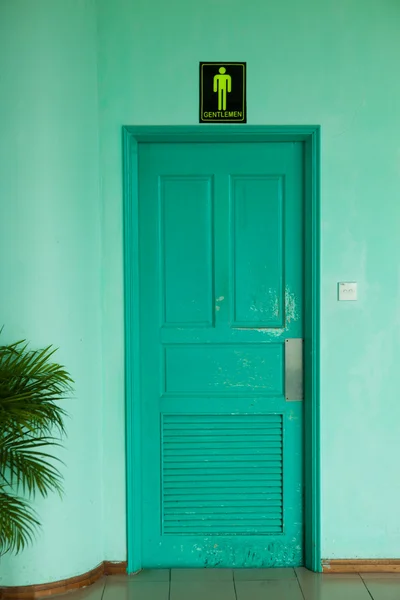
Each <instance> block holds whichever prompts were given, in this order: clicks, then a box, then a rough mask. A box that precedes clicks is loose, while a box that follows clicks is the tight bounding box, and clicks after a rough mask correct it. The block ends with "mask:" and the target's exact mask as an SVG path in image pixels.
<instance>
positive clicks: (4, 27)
mask: <svg viewBox="0 0 400 600" xmlns="http://www.w3.org/2000/svg"><path fill="white" fill-rule="evenodd" d="M95 44H96V19H95V5H94V2H92V1H87V0H84V1H83V0H75V1H74V2H69V1H68V2H61V1H57V2H54V0H38V1H36V2H32V1H31V0H2V1H1V2H0V89H1V91H0V215H1V216H0V282H1V294H0V323H1V324H4V325H5V329H4V334H3V335H2V337H1V340H4V341H10V340H13V341H15V340H16V339H19V338H21V337H26V338H28V339H29V340H31V341H32V345H33V346H35V347H40V346H42V345H45V344H49V343H53V344H55V345H56V346H59V347H60V351H59V352H58V354H57V358H58V359H59V360H60V361H62V362H63V363H64V364H65V365H67V367H68V369H69V370H70V372H71V373H72V375H73V377H74V378H75V380H76V393H75V397H74V398H73V399H72V400H69V401H68V403H67V407H68V410H69V412H70V415H71V419H70V420H69V421H68V423H67V428H68V434H69V436H68V440H67V444H66V450H65V451H62V452H60V456H61V458H62V459H63V460H65V462H66V464H67V466H66V468H65V469H64V473H65V499H64V501H63V502H61V501H60V500H59V499H58V498H57V497H56V496H51V497H49V498H48V499H46V500H38V502H37V509H38V511H39V513H40V516H41V518H42V520H43V531H42V533H41V535H40V536H39V537H38V540H37V542H36V544H35V545H34V546H32V547H31V548H29V550H27V551H26V552H24V553H23V554H22V555H21V556H19V557H17V558H10V557H2V558H0V585H15V584H19V585H24V584H31V583H42V582H46V581H52V580H57V579H60V578H63V577H71V576H74V575H78V574H80V573H82V572H84V571H87V570H89V569H92V568H93V567H94V566H95V565H97V564H98V563H99V562H100V561H101V560H103V554H104V552H103V532H102V528H101V523H102V521H103V517H102V446H103V438H102V416H101V403H102V381H101V372H102V369H101V360H102V359H101V312H100V311H101V305H100V252H101V249H100V204H99V173H98V120H97V80H96V47H95ZM121 402H123V400H122V398H121Z"/></svg>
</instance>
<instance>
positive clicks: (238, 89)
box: [200, 62, 246, 123]
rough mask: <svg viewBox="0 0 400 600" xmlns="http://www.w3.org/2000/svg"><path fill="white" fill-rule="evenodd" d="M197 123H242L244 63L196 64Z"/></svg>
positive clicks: (244, 98) (244, 89)
mask: <svg viewBox="0 0 400 600" xmlns="http://www.w3.org/2000/svg"><path fill="white" fill-rule="evenodd" d="M200 123H246V63H243V62H242V63H239V62H225V63H221V62H219V63H217V62H201V63H200Z"/></svg>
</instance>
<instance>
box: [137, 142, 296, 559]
mask: <svg viewBox="0 0 400 600" xmlns="http://www.w3.org/2000/svg"><path fill="white" fill-rule="evenodd" d="M302 204H303V147H302V144H301V143H290V144H289V143H287V144H285V143H276V144H273V143H270V144H267V143H237V144H225V143H221V144H207V143H202V144H189V143H186V144H183V143H182V144H179V143H176V144H153V143H151V144H150V143H147V144H145V143H143V144H140V145H139V238H140V256H139V260H140V346H141V366H140V371H141V372H140V375H141V411H142V433H143V436H142V439H143V448H142V450H143V457H144V462H143V473H142V494H143V505H144V515H143V524H142V542H143V566H144V567H147V568H148V567H176V566H185V567H204V566H219V567H266V566H296V565H300V564H302V549H303V506H302V503H303V472H302V415H303V404H302V403H301V402H290V403H288V402H286V401H285V389H284V388H285V385H284V381H285V378H284V375H285V373H284V368H285V339H286V338H301V337H302V336H303V314H302V298H303V221H302V215H303V209H302Z"/></svg>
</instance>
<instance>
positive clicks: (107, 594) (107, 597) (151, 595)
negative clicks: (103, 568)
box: [71, 578, 169, 600]
mask: <svg viewBox="0 0 400 600" xmlns="http://www.w3.org/2000/svg"><path fill="white" fill-rule="evenodd" d="M71 600H73V599H72V598H71ZM102 600H169V581H147V582H141V583H139V582H138V583H135V584H133V585H132V584H131V583H129V582H128V581H126V582H125V583H124V582H121V581H118V582H113V581H112V578H110V581H107V585H106V587H105V589H104V594H103V598H102Z"/></svg>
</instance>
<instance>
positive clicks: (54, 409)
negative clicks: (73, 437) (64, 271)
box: [0, 330, 73, 554]
mask: <svg viewBox="0 0 400 600" xmlns="http://www.w3.org/2000/svg"><path fill="white" fill-rule="evenodd" d="M0 333H1V330H0ZM54 352H55V350H54V349H53V348H52V347H51V346H48V347H47V348H44V349H43V350H29V348H28V344H27V343H26V342H25V341H24V340H22V341H20V342H16V343H14V344H10V345H6V346H0V554H1V553H3V552H8V551H10V552H19V551H20V550H21V549H22V548H23V547H24V546H25V545H26V544H28V543H31V542H32V540H33V536H34V532H35V529H36V527H38V526H39V521H38V520H37V518H36V516H35V514H34V512H33V511H32V509H30V507H29V498H30V497H33V496H34V495H35V494H36V493H39V494H40V495H41V496H43V497H45V496H47V495H48V494H49V493H50V492H54V491H55V492H57V493H59V494H61V493H62V475H61V472H60V470H59V468H58V466H57V465H59V464H60V463H61V461H60V460H59V459H58V458H56V457H54V456H53V455H52V454H51V453H50V451H49V450H50V448H51V447H54V446H60V445H61V444H60V442H61V440H62V436H63V435H64V434H65V424H64V421H65V417H66V415H67V413H66V411H65V410H64V409H63V408H62V407H61V406H60V405H59V404H58V402H59V401H60V400H64V399H66V398H68V397H69V395H70V394H71V392H72V384H73V381H72V379H71V377H70V375H69V374H68V372H67V371H66V370H65V368H64V367H62V366H61V365H59V364H57V363H55V362H52V357H53V354H54ZM14 492H15V494H18V493H19V492H21V493H22V494H23V495H24V497H23V498H21V497H19V496H17V495H13V494H14Z"/></svg>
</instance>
